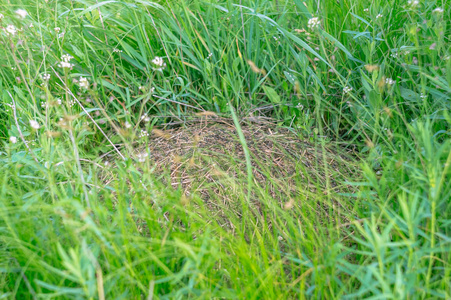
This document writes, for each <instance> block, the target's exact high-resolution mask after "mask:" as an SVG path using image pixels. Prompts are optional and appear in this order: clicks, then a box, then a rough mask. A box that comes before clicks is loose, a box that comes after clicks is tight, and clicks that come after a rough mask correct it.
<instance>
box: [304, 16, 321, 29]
mask: <svg viewBox="0 0 451 300" xmlns="http://www.w3.org/2000/svg"><path fill="white" fill-rule="evenodd" d="M320 23H321V22H320V21H319V19H318V18H317V17H314V18H311V19H309V20H308V23H307V27H308V28H310V29H315V28H318V27H319V24H320Z"/></svg>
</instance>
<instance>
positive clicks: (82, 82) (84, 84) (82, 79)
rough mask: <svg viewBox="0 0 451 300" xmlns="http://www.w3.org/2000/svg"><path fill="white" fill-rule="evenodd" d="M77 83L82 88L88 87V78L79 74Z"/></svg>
mask: <svg viewBox="0 0 451 300" xmlns="http://www.w3.org/2000/svg"><path fill="white" fill-rule="evenodd" d="M78 85H79V86H80V87H81V88H83V89H89V82H88V79H87V78H85V77H83V76H80V80H79V81H78Z"/></svg>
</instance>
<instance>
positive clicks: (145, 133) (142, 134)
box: [139, 129, 149, 138]
mask: <svg viewBox="0 0 451 300" xmlns="http://www.w3.org/2000/svg"><path fill="white" fill-rule="evenodd" d="M146 136H149V133H148V132H147V131H146V130H144V129H141V132H140V133H139V137H140V138H143V137H146Z"/></svg>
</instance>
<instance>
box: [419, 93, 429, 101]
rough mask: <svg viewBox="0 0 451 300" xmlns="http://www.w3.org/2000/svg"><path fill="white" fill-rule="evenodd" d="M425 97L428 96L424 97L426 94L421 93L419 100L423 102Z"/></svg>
mask: <svg viewBox="0 0 451 300" xmlns="http://www.w3.org/2000/svg"><path fill="white" fill-rule="evenodd" d="M427 97H428V95H426V94H423V93H421V94H420V98H421V99H423V100H424V99H427Z"/></svg>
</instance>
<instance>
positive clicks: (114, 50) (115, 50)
mask: <svg viewBox="0 0 451 300" xmlns="http://www.w3.org/2000/svg"><path fill="white" fill-rule="evenodd" d="M113 52H117V53H121V52H122V50H119V49H117V48H114V49H113Z"/></svg>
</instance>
